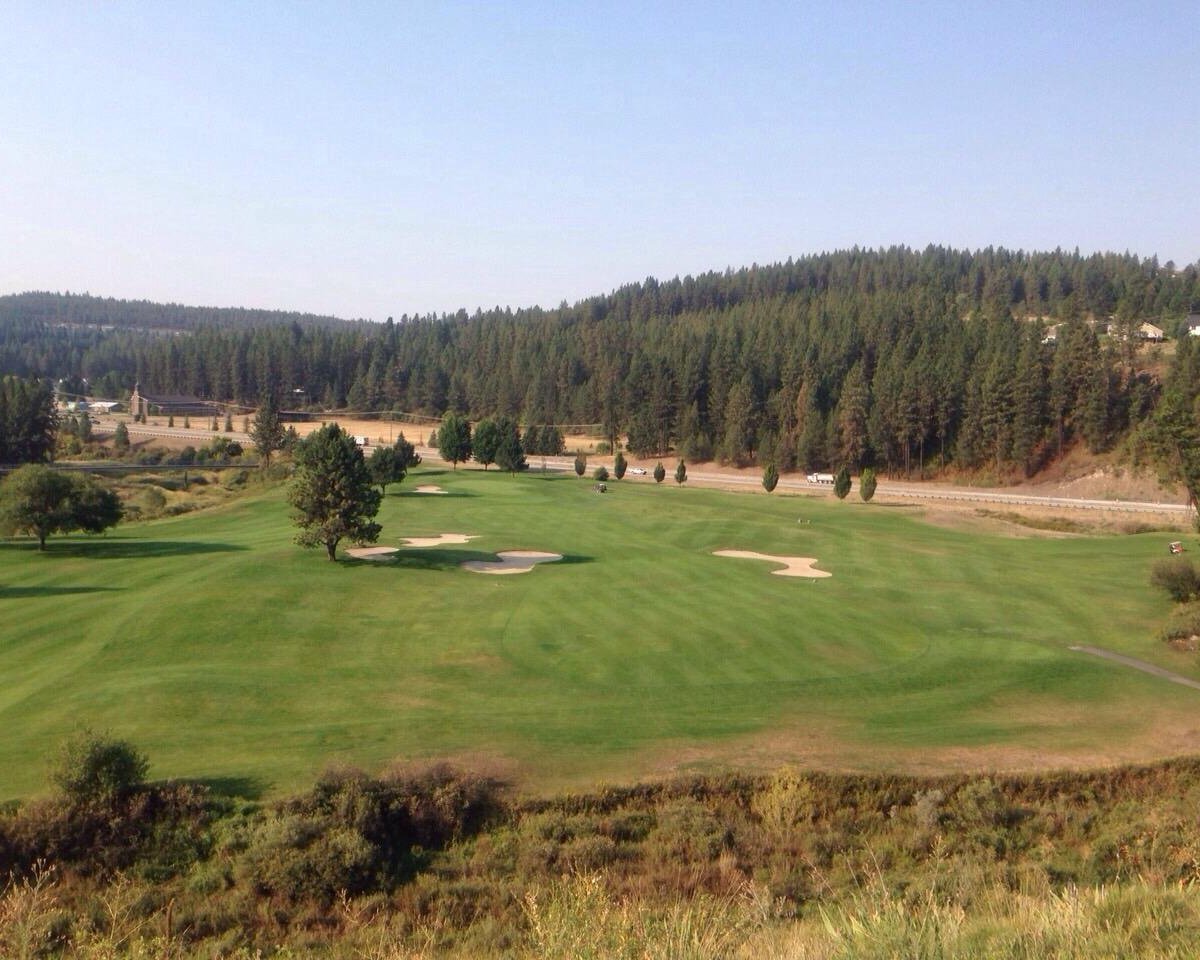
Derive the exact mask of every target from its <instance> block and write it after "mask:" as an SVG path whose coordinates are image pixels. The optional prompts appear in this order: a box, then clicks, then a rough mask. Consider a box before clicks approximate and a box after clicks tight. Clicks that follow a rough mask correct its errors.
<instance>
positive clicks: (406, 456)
mask: <svg viewBox="0 0 1200 960" xmlns="http://www.w3.org/2000/svg"><path fill="white" fill-rule="evenodd" d="M420 462H421V455H420V454H419V453H417V450H416V447H414V446H413V445H412V444H411V443H409V442H408V441H407V440H405V439H404V434H400V436H399V437H398V438H397V440H396V442H395V443H394V444H393V445H392V446H390V447H376V448H375V450H374V451H373V452H372V453H371V456H370V458H369V459H368V460H367V469H368V470H370V472H371V480H372V482H374V483H375V484H376V485H378V487H379V492H380V493H382V494H386V493H387V488H388V484H391V483H401V482H402V481H403V480H404V478H405V477H407V476H408V471H409V468H410V467H415V466H416V465H417V464H419V463H420Z"/></svg>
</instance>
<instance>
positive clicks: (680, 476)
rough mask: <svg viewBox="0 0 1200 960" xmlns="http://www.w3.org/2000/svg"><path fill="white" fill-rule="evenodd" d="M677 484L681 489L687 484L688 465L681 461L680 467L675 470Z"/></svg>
mask: <svg viewBox="0 0 1200 960" xmlns="http://www.w3.org/2000/svg"><path fill="white" fill-rule="evenodd" d="M675 482H676V483H677V484H679V485H680V486H681V487H682V486H683V485H684V484H685V483H687V464H685V463H684V462H683V461H682V460H680V461H679V466H677V467H676V468H675Z"/></svg>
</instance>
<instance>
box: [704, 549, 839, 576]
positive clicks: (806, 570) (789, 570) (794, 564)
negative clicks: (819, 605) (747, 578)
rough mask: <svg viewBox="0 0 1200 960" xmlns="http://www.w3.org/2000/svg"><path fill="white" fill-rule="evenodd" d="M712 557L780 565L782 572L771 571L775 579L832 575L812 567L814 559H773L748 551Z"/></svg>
mask: <svg viewBox="0 0 1200 960" xmlns="http://www.w3.org/2000/svg"><path fill="white" fill-rule="evenodd" d="M713 556H714V557H737V558H739V559H741V560H769V561H770V562H771V563H782V564H783V569H782V570H772V571H771V572H772V573H773V574H775V576H777V577H832V576H833V574H832V573H826V572H825V571H824V570H818V569H817V568H816V567H814V566H813V564H814V563H816V562H817V558H816V557H773V556H771V555H770V554H769V553H754V552H752V551H750V550H714V551H713Z"/></svg>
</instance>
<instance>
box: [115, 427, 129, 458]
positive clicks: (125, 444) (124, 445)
mask: <svg viewBox="0 0 1200 960" xmlns="http://www.w3.org/2000/svg"><path fill="white" fill-rule="evenodd" d="M113 449H114V450H117V451H118V452H121V453H124V452H125V451H126V450H128V449H129V428H128V427H127V426H125V421H124V420H122V421H121V422H120V423H118V424H117V429H116V430H114V431H113Z"/></svg>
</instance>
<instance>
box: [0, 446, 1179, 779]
mask: <svg viewBox="0 0 1200 960" xmlns="http://www.w3.org/2000/svg"><path fill="white" fill-rule="evenodd" d="M417 476H418V477H419V480H420V482H429V481H434V482H438V483H440V484H442V486H443V487H444V488H445V489H446V490H447V491H449V495H448V496H428V495H419V494H416V493H415V492H413V489H412V488H413V486H414V481H415V480H416V479H417V478H416V477H413V478H410V480H409V481H408V482H407V483H406V484H404V487H403V488H401V489H396V488H392V492H390V493H389V496H388V497H387V498H386V501H385V505H384V508H383V510H382V511H381V514H380V518H379V519H380V520H381V522H382V523H383V528H384V533H383V536H382V537H381V540H380V542H381V543H383V544H392V545H396V544H398V543H399V538H400V537H403V536H422V535H426V536H427V535H436V534H440V533H446V532H455V533H464V534H473V535H477V536H478V539H476V540H473V541H471V542H470V543H469V544H467V545H466V546H454V547H445V546H444V547H437V548H429V549H405V550H402V551H401V552H400V554H399V559H398V560H397V561H395V562H393V563H390V564H375V563H368V562H357V561H348V562H341V563H338V564H330V563H327V562H326V561H325V560H324V559H323V557H322V556H320V555H319V554H318V553H317V552H310V551H305V550H302V549H300V548H299V547H296V546H295V545H293V543H292V536H293V532H294V531H293V528H292V527H291V525H290V524H289V521H288V510H287V507H286V505H285V503H284V499H283V495H282V492H281V491H274V492H272V493H269V494H266V495H261V496H259V497H257V498H253V499H248V500H245V501H241V502H239V503H236V504H234V505H231V506H228V507H223V508H219V509H216V510H212V511H208V512H205V513H203V514H195V515H190V516H183V517H178V518H174V519H170V520H162V521H155V522H151V523H145V524H140V525H129V526H126V527H124V528H120V529H119V530H118V532H117V533H115V534H113V535H110V536H108V537H105V538H103V539H83V538H80V539H71V540H58V541H53V542H52V544H51V548H50V550H49V551H48V552H47V553H46V554H45V555H38V554H37V552H36V551H35V550H33V549H31V547H30V546H29V545H28V544H27V543H24V542H21V543H17V542H14V543H8V544H4V545H0V610H2V613H0V619H2V622H3V624H4V627H3V629H2V630H0V676H3V677H4V678H5V682H4V683H3V684H2V685H0V729H2V730H4V734H3V736H2V737H0V799H3V798H5V797H15V796H21V795H26V794H28V793H30V792H33V791H36V790H38V789H40V788H41V785H42V784H43V783H44V766H43V761H42V759H41V758H43V757H45V756H47V755H48V754H49V753H51V752H52V750H53V747H54V745H55V744H57V743H58V742H59V741H61V740H62V738H63V737H64V736H65V735H66V734H67V733H68V732H69V731H70V730H71V729H72V728H74V727H75V726H77V725H79V724H82V723H86V724H90V725H92V726H94V727H97V728H108V729H111V730H112V731H114V732H115V733H117V734H119V735H121V736H124V737H127V738H129V739H131V740H132V741H134V742H135V743H137V744H138V745H139V746H140V747H141V748H143V749H144V750H146V752H147V753H148V754H149V755H150V756H151V757H152V758H153V759H154V767H153V769H152V771H151V775H152V776H155V777H168V776H169V777H191V778H199V779H205V780H211V781H216V780H221V781H229V780H234V781H236V782H238V783H240V784H241V785H242V786H243V787H245V788H253V789H254V790H257V791H263V792H266V793H278V792H282V791H287V790H291V789H293V788H295V787H297V786H298V785H300V784H303V783H307V782H311V780H312V778H313V776H314V774H315V773H316V772H317V771H319V770H320V769H321V768H322V767H323V766H325V765H326V764H327V763H329V762H331V761H347V762H353V763H356V764H361V765H364V766H367V767H377V766H379V765H381V764H384V763H386V762H388V761H390V760H392V759H394V758H401V757H414V756H448V755H450V756H453V755H458V756H473V757H478V756H481V755H482V756H488V757H494V758H497V759H498V760H500V761H501V762H503V763H504V764H509V765H513V766H514V767H515V772H517V774H518V775H520V776H522V777H524V778H527V779H528V780H531V781H533V782H535V783H540V784H543V785H544V784H564V783H579V782H583V781H594V780H595V779H597V778H612V779H618V778H619V779H631V778H635V777H640V776H645V775H653V774H659V773H664V772H668V771H678V770H700V771H704V770H709V769H715V768H719V767H722V766H732V765H739V766H746V765H754V764H759V765H762V766H774V765H776V764H778V763H780V762H783V761H789V760H798V761H801V762H806V763H815V764H819V765H821V766H824V767H827V768H838V769H847V770H862V769H894V768H898V767H900V766H901V765H903V766H906V767H908V768H916V769H950V768H955V767H961V766H973V767H986V766H1009V767H1011V766H1026V767H1034V766H1045V765H1047V764H1062V763H1068V762H1084V763H1095V762H1098V761H1102V760H1107V759H1110V758H1118V757H1135V756H1138V757H1147V756H1152V755H1164V754H1168V753H1173V752H1179V751H1180V750H1181V749H1183V747H1182V746H1181V744H1182V743H1183V740H1175V739H1172V738H1173V737H1175V736H1180V737H1184V738H1186V736H1187V735H1188V731H1190V730H1191V729H1192V725H1191V720H1190V719H1189V718H1190V717H1191V716H1192V715H1194V712H1195V706H1196V703H1197V698H1198V697H1200V694H1198V693H1197V692H1196V691H1194V690H1188V689H1185V688H1182V687H1179V686H1177V685H1174V684H1171V683H1167V682H1165V681H1163V680H1160V679H1156V678H1153V677H1150V676H1147V675H1144V674H1141V673H1138V672H1135V671H1131V670H1128V669H1126V668H1123V667H1119V666H1116V665H1113V664H1109V663H1106V662H1102V661H1098V660H1094V659H1091V658H1088V657H1085V656H1082V655H1080V654H1077V653H1072V652H1070V651H1069V650H1068V649H1067V648H1068V647H1069V646H1070V645H1072V644H1078V643H1086V644H1092V645H1096V646H1101V647H1107V648H1110V649H1113V650H1117V651H1121V652H1124V653H1128V654H1132V655H1135V656H1139V657H1143V658H1146V659H1150V660H1154V661H1155V662H1158V663H1160V664H1162V665H1164V666H1167V667H1169V668H1171V669H1174V670H1178V671H1181V672H1185V673H1188V674H1189V675H1192V676H1197V677H1200V671H1197V670H1196V669H1195V667H1194V665H1193V661H1192V658H1190V657H1188V656H1187V655H1184V654H1178V653H1175V652H1173V651H1171V650H1169V649H1168V648H1166V647H1165V646H1163V645H1162V644H1161V643H1159V641H1157V640H1156V639H1155V632H1156V628H1157V625H1158V624H1159V623H1160V622H1161V620H1162V619H1163V617H1164V616H1165V614H1166V612H1167V609H1168V604H1167V602H1166V601H1165V599H1163V598H1162V597H1160V596H1159V595H1157V594H1155V593H1154V592H1152V591H1151V590H1150V588H1149V587H1148V586H1147V585H1146V584H1147V575H1148V571H1149V567H1150V565H1151V563H1152V562H1153V560H1154V559H1156V558H1158V556H1159V555H1160V554H1161V553H1162V551H1163V542H1162V541H1163V538H1162V536H1161V535H1158V536H1156V535H1140V536H1126V537H1108V538H1070V539H1029V540H1015V539H999V538H989V537H984V536H980V535H978V534H968V533H964V532H956V531H952V530H947V529H942V528H938V527H934V526H930V525H926V524H923V523H922V522H920V520H919V517H918V516H917V515H916V513H915V512H914V511H912V510H909V509H907V508H889V507H884V506H880V505H863V504H860V503H853V502H849V501H848V502H845V503H829V502H824V501H815V500H814V501H809V500H807V499H803V498H780V497H774V498H768V497H765V496H761V495H757V496H751V495H733V494H729V493H723V492H716V491H702V490H689V489H686V488H685V489H678V488H675V487H674V485H673V484H670V483H669V482H668V484H664V485H663V486H662V487H655V486H654V485H653V484H652V483H649V482H645V481H637V482H631V481H629V480H627V481H625V482H623V483H615V484H610V485H609V493H608V494H606V495H604V496H599V495H597V494H595V493H593V492H592V491H591V484H590V482H588V481H582V480H577V479H576V478H574V477H563V476H546V477H543V476H538V475H527V476H521V477H509V476H505V475H500V474H496V473H494V472H492V473H488V474H483V473H480V472H478V471H464V470H460V471H457V472H450V471H445V472H441V473H439V472H437V471H431V470H424V469H423V470H422V471H420V473H419V474H418V475H417ZM722 548H731V549H744V550H754V551H760V552H764V553H772V554H789V555H800V556H806V557H816V558H818V559H819V561H820V562H819V566H820V567H821V568H822V569H824V570H827V571H829V572H831V573H832V577H830V578H828V579H823V580H804V579H789V578H784V577H776V576H771V575H770V570H771V569H772V567H771V566H770V565H768V564H766V563H761V562H757V561H747V560H734V559H724V558H718V557H713V556H712V555H711V554H712V551H713V550H717V549H722ZM507 549H535V550H548V551H555V552H559V553H562V554H564V555H565V561H564V562H563V563H559V564H554V565H546V566H541V567H538V568H537V569H535V570H534V571H533V572H531V573H529V574H526V575H521V576H508V577H491V576H483V575H479V574H475V573H470V572H468V571H465V570H463V569H461V568H460V567H459V564H460V563H461V562H462V561H464V560H467V559H491V558H492V557H493V555H494V553H495V552H497V551H501V550H507ZM965 748H970V751H969V752H968V751H967V750H966V749H965Z"/></svg>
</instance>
